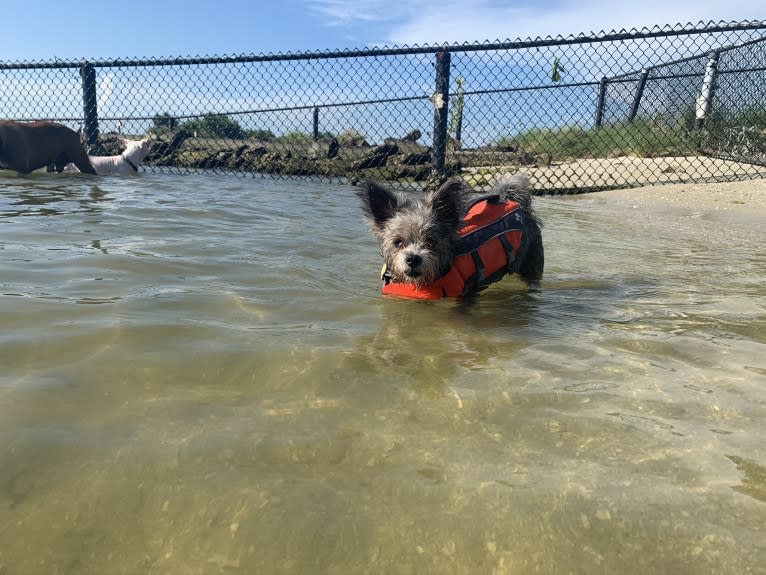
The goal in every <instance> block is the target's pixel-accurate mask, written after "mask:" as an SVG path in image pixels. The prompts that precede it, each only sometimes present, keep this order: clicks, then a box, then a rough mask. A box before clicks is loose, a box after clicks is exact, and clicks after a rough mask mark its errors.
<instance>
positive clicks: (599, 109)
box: [596, 76, 606, 128]
mask: <svg viewBox="0 0 766 575" xmlns="http://www.w3.org/2000/svg"><path fill="white" fill-rule="evenodd" d="M605 101H606V76H604V77H602V78H601V82H599V85H598V103H597V104H596V128H600V127H601V124H602V123H603V121H604V102H605Z"/></svg>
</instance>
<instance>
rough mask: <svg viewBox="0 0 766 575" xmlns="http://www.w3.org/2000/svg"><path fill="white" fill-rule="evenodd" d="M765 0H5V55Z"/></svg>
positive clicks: (523, 26)
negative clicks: (116, 0) (102, 0)
mask: <svg viewBox="0 0 766 575" xmlns="http://www.w3.org/2000/svg"><path fill="white" fill-rule="evenodd" d="M763 6H764V4H763V0H728V1H726V2H722V1H721V0H698V1H694V0H672V1H668V0H641V1H640V2H621V1H619V0H578V1H575V0H548V1H547V2H543V3H541V2H540V1H539V0H516V1H513V2H508V1H500V0H439V1H438V2H435V1H433V0H398V1H393V0H270V1H244V0H242V1H236V0H216V1H213V2H211V1H208V0H184V1H178V0H154V1H147V0H123V1H122V2H108V1H107V2H100V3H98V2H94V1H93V0H88V1H82V0H69V1H67V0H55V1H52V0H25V1H20V0H3V6H2V19H3V23H4V24H5V26H4V29H3V34H2V43H0V61H5V62H22V61H23V62H26V61H49V60H54V59H63V60H80V59H82V58H89V59H111V58H134V57H135V58H146V57H172V56H197V55H200V56H203V55H204V56H207V55H235V54H262V53H263V54H266V53H283V52H304V51H315V50H333V49H344V48H364V47H367V46H381V45H387V46H393V45H398V46H401V45H408V46H413V45H416V44H417V45H423V44H443V43H462V42H476V41H484V40H492V41H494V40H505V39H511V40H515V39H526V38H534V37H537V36H543V37H544V36H548V35H551V36H557V35H563V36H568V35H576V34H579V33H586V34H587V33H590V32H599V31H602V30H604V31H610V30H619V29H623V28H625V29H631V28H641V27H644V26H649V27H650V26H653V25H665V24H677V23H684V24H685V23H688V22H700V21H704V22H707V21H711V20H712V21H727V22H730V21H740V20H763V19H766V9H764V8H763Z"/></svg>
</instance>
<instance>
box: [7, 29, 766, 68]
mask: <svg viewBox="0 0 766 575" xmlns="http://www.w3.org/2000/svg"><path fill="white" fill-rule="evenodd" d="M759 29H765V30H766V20H746V21H742V22H698V23H696V24H693V23H688V24H685V25H684V24H676V25H674V26H671V25H665V26H654V27H652V28H641V29H635V28H633V29H630V30H625V29H622V30H619V31H611V32H604V31H601V32H599V33H596V34H594V33H591V34H578V35H571V36H566V37H564V36H556V37H551V36H546V37H545V38H540V37H537V38H534V39H531V38H530V39H526V40H514V41H506V42H483V43H479V42H475V43H468V42H466V43H463V44H443V45H436V44H432V45H424V46H418V45H415V46H401V47H396V46H393V47H381V48H365V49H361V50H327V51H316V52H294V53H293V52H287V53H284V54H257V55H256V54H250V55H239V56H210V57H200V56H197V57H185V58H138V59H116V60H88V59H83V60H79V61H75V60H54V61H48V62H0V70H23V69H62V68H80V67H82V66H84V65H90V66H93V67H95V68H115V67H150V66H194V65H208V64H240V63H254V62H279V61H289V60H331V59H340V58H361V57H376V56H397V55H398V56H407V55H417V54H433V53H435V52H486V51H495V50H517V49H523V48H540V47H544V46H563V45H572V44H592V43H602V42H614V41H619V40H637V39H644V38H660V37H669V36H688V35H694V34H709V33H715V32H733V31H744V30H759Z"/></svg>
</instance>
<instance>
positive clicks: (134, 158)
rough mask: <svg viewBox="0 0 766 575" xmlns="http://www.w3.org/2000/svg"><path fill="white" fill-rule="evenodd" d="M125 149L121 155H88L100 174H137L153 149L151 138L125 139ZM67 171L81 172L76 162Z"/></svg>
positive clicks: (65, 169) (69, 165) (68, 165)
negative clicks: (139, 167)
mask: <svg viewBox="0 0 766 575" xmlns="http://www.w3.org/2000/svg"><path fill="white" fill-rule="evenodd" d="M123 142H124V143H125V151H124V152H123V153H122V154H120V155H119V156H88V159H89V160H90V163H91V164H92V165H93V169H94V170H96V174H98V175H99V176H111V175H115V174H135V173H136V172H138V166H139V165H141V162H143V161H144V158H146V156H147V155H149V150H150V149H151V139H150V138H144V139H143V140H125V139H123ZM64 171H65V172H79V171H80V170H78V169H77V166H75V165H74V164H67V166H66V168H64Z"/></svg>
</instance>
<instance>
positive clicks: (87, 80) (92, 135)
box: [80, 62, 98, 149]
mask: <svg viewBox="0 0 766 575" xmlns="http://www.w3.org/2000/svg"><path fill="white" fill-rule="evenodd" d="M80 77H81V78H82V109H83V116H84V118H85V125H84V127H83V133H84V135H85V147H86V149H90V148H92V147H94V146H97V145H98V104H97V98H96V69H95V68H94V67H93V64H91V63H90V62H83V64H82V66H81V67H80Z"/></svg>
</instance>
